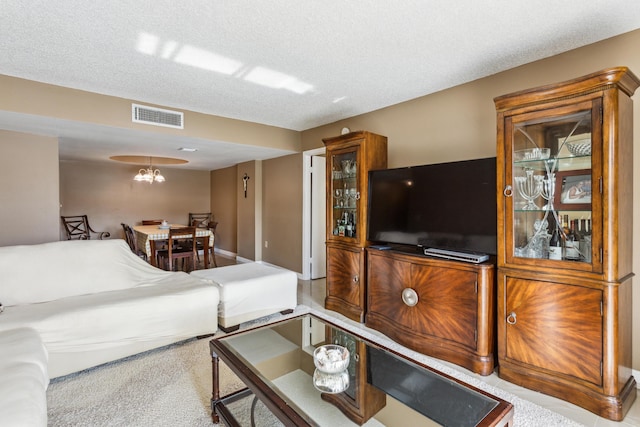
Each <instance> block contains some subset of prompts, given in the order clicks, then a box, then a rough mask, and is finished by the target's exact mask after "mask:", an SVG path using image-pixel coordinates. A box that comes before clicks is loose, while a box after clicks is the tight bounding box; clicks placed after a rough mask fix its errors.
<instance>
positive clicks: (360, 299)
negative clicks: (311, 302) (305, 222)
mask: <svg viewBox="0 0 640 427" xmlns="http://www.w3.org/2000/svg"><path fill="white" fill-rule="evenodd" d="M323 142H324V144H325V146H326V156H327V217H326V221H327V292H326V295H327V296H326V299H325V308H327V309H329V310H334V311H337V312H339V313H342V314H344V315H345V316H347V317H348V318H350V319H352V320H355V321H358V322H363V321H364V313H365V309H366V307H365V302H366V301H365V296H366V269H365V268H366V265H365V255H364V248H365V247H366V246H367V239H366V230H367V191H368V174H369V170H373V169H384V168H386V167H387V138H386V137H384V136H380V135H376V134H374V133H370V132H365V131H357V132H351V133H347V134H345V135H341V136H337V137H333V138H325V139H323Z"/></svg>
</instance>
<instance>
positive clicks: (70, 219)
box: [60, 215, 111, 240]
mask: <svg viewBox="0 0 640 427" xmlns="http://www.w3.org/2000/svg"><path fill="white" fill-rule="evenodd" d="M60 219H61V220H62V224H63V225H64V229H65V231H66V232H67V240H90V239H91V233H93V234H97V235H98V239H99V240H103V239H108V238H109V237H111V233H109V232H108V231H95V230H94V229H93V228H91V226H90V225H89V219H88V218H87V215H68V216H60Z"/></svg>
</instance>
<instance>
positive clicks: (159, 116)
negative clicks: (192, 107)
mask: <svg viewBox="0 0 640 427" xmlns="http://www.w3.org/2000/svg"><path fill="white" fill-rule="evenodd" d="M131 119H132V120H133V122H134V123H144V124H147V125H154V126H165V127H170V128H176V129H184V121H183V120H184V113H181V112H180V111H171V110H163V109H162V108H156V107H148V106H146V105H138V104H131Z"/></svg>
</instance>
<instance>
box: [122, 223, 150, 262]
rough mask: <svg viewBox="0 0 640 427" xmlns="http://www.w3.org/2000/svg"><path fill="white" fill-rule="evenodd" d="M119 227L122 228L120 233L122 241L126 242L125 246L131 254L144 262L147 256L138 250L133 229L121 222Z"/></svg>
mask: <svg viewBox="0 0 640 427" xmlns="http://www.w3.org/2000/svg"><path fill="white" fill-rule="evenodd" d="M120 225H121V226H122V231H123V233H124V240H125V241H126V242H127V245H129V248H130V249H131V252H133V253H134V254H136V255H138V256H139V257H140V258H142V259H144V260H145V261H146V260H147V254H146V253H144V251H141V250H140V249H139V248H138V242H137V240H136V236H135V233H134V232H133V228H131V226H130V225H129V224H125V223H123V222H121V223H120Z"/></svg>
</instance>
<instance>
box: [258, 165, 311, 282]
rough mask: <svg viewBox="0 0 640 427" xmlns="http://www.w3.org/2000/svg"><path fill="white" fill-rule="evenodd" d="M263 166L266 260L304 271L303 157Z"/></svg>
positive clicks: (264, 252) (263, 257)
mask: <svg viewBox="0 0 640 427" xmlns="http://www.w3.org/2000/svg"><path fill="white" fill-rule="evenodd" d="M262 163H263V165H262V177H263V194H262V196H263V203H262V207H263V210H262V226H263V234H262V246H263V248H262V260H263V261H265V262H268V263H270V264H275V265H279V266H281V267H284V268H288V269H290V270H293V271H296V272H302V256H301V254H302V233H301V232H302V215H301V214H302V154H292V155H290V156H284V157H279V158H277V159H271V160H266V161H263V162H262ZM265 241H267V242H269V245H268V247H264V242H265Z"/></svg>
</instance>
